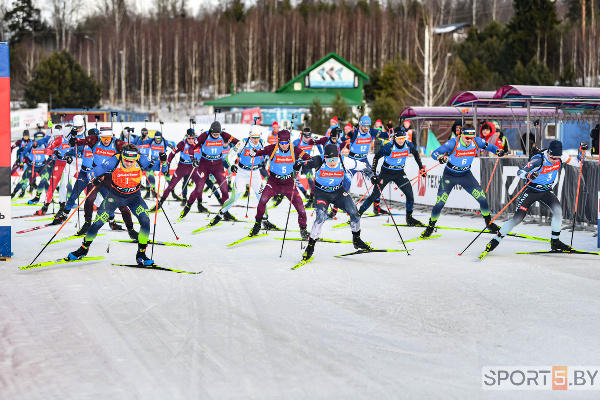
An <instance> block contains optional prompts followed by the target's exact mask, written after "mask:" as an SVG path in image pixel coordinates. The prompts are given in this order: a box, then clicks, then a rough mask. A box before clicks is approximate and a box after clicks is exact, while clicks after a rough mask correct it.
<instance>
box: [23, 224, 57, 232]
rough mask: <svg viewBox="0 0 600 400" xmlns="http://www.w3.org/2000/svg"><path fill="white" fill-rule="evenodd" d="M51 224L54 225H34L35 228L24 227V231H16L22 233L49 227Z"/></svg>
mask: <svg viewBox="0 0 600 400" xmlns="http://www.w3.org/2000/svg"><path fill="white" fill-rule="evenodd" d="M49 226H52V224H46V225H40V226H35V227H33V228H27V229H23V230H22V231H18V232H16V233H17V234H20V233H27V232H33V231H37V230H39V229H44V228H47V227H49Z"/></svg>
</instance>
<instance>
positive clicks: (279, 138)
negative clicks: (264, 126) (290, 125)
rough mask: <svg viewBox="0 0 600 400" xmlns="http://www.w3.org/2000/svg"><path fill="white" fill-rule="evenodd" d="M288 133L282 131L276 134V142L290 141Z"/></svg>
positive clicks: (285, 130)
mask: <svg viewBox="0 0 600 400" xmlns="http://www.w3.org/2000/svg"><path fill="white" fill-rule="evenodd" d="M290 136H291V135H290V131H288V130H287V129H284V130H282V131H279V132H277V141H278V142H289V141H290Z"/></svg>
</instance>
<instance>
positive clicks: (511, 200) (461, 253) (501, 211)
mask: <svg viewBox="0 0 600 400" xmlns="http://www.w3.org/2000/svg"><path fill="white" fill-rule="evenodd" d="M530 182H531V179H530V180H529V181H527V183H526V184H525V186H523V187H522V188H521V190H519V192H518V193H517V194H515V196H514V197H513V198H512V199H510V201H509V202H508V203H507V204H506V205H505V206H504V208H503V209H502V210H500V212H499V213H498V214H497V215H496V216H495V217H494V218H493V219H492V220H491V221H490V224H491V223H492V222H494V221H495V220H496V218H498V217H499V216H500V214H502V213H503V212H504V210H506V208H507V207H508V206H509V205H510V203H512V202H513V200H514V199H516V198H517V197H518V196H519V195H520V194H521V192H522V191H523V190H525V188H526V187H527V186H528V185H529V183H530ZM488 226H489V224H488V225H487V226H486V227H485V228H483V229H482V230H481V232H479V233H478V234H477V236H475V239H473V240H472V241H471V243H469V245H468V246H467V247H465V249H464V250H463V251H461V252H460V253H458V255H459V256H462V255H463V253H464V252H465V251H467V249H468V248H469V247H471V245H472V244H473V243H475V241H476V240H477V238H479V236H481V234H482V233H483V232H484V231H485V230H486V229H487V227H488Z"/></svg>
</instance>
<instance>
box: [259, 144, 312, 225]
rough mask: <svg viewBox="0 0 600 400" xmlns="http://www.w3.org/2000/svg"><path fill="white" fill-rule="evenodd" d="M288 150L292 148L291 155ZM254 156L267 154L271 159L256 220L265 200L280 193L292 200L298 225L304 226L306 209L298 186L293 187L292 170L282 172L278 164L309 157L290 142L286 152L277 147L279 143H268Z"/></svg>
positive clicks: (261, 213)
mask: <svg viewBox="0 0 600 400" xmlns="http://www.w3.org/2000/svg"><path fill="white" fill-rule="evenodd" d="M290 150H293V155H292V152H291V151H290ZM256 156H257V157H258V156H267V157H269V158H270V159H271V164H270V166H269V179H268V180H267V184H266V186H265V188H264V190H263V192H262V194H261V196H260V200H259V202H258V207H257V208H256V220H257V221H260V220H262V218H263V216H264V215H265V210H266V209H267V202H268V201H269V200H270V199H271V197H273V196H275V195H278V194H282V195H284V196H285V197H287V198H288V200H290V201H291V202H292V205H293V206H294V208H295V209H296V211H297V212H298V225H300V226H301V227H304V228H306V211H304V204H303V203H302V198H301V197H300V193H299V192H298V188H295V187H294V171H293V170H291V168H290V169H286V170H285V171H286V172H289V173H285V174H283V173H282V172H281V168H280V166H279V165H278V164H284V163H285V164H288V166H289V165H290V159H291V165H293V164H294V162H295V161H296V160H298V159H302V160H308V159H309V158H310V157H309V156H308V154H306V153H305V152H304V151H302V150H301V149H300V148H298V147H293V146H292V144H291V143H290V149H288V151H287V152H283V151H282V150H281V149H279V144H270V145H268V146H267V147H265V148H262V149H260V150H258V151H257V152H256Z"/></svg>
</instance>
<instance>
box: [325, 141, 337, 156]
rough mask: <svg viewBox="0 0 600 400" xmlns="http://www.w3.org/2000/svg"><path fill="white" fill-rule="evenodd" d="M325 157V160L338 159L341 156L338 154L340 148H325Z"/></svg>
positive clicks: (332, 146) (334, 146)
mask: <svg viewBox="0 0 600 400" xmlns="http://www.w3.org/2000/svg"><path fill="white" fill-rule="evenodd" d="M323 155H324V156H325V158H337V157H339V156H340V155H339V153H338V148H337V146H336V145H335V144H328V145H327V146H325V149H324V151H323Z"/></svg>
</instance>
